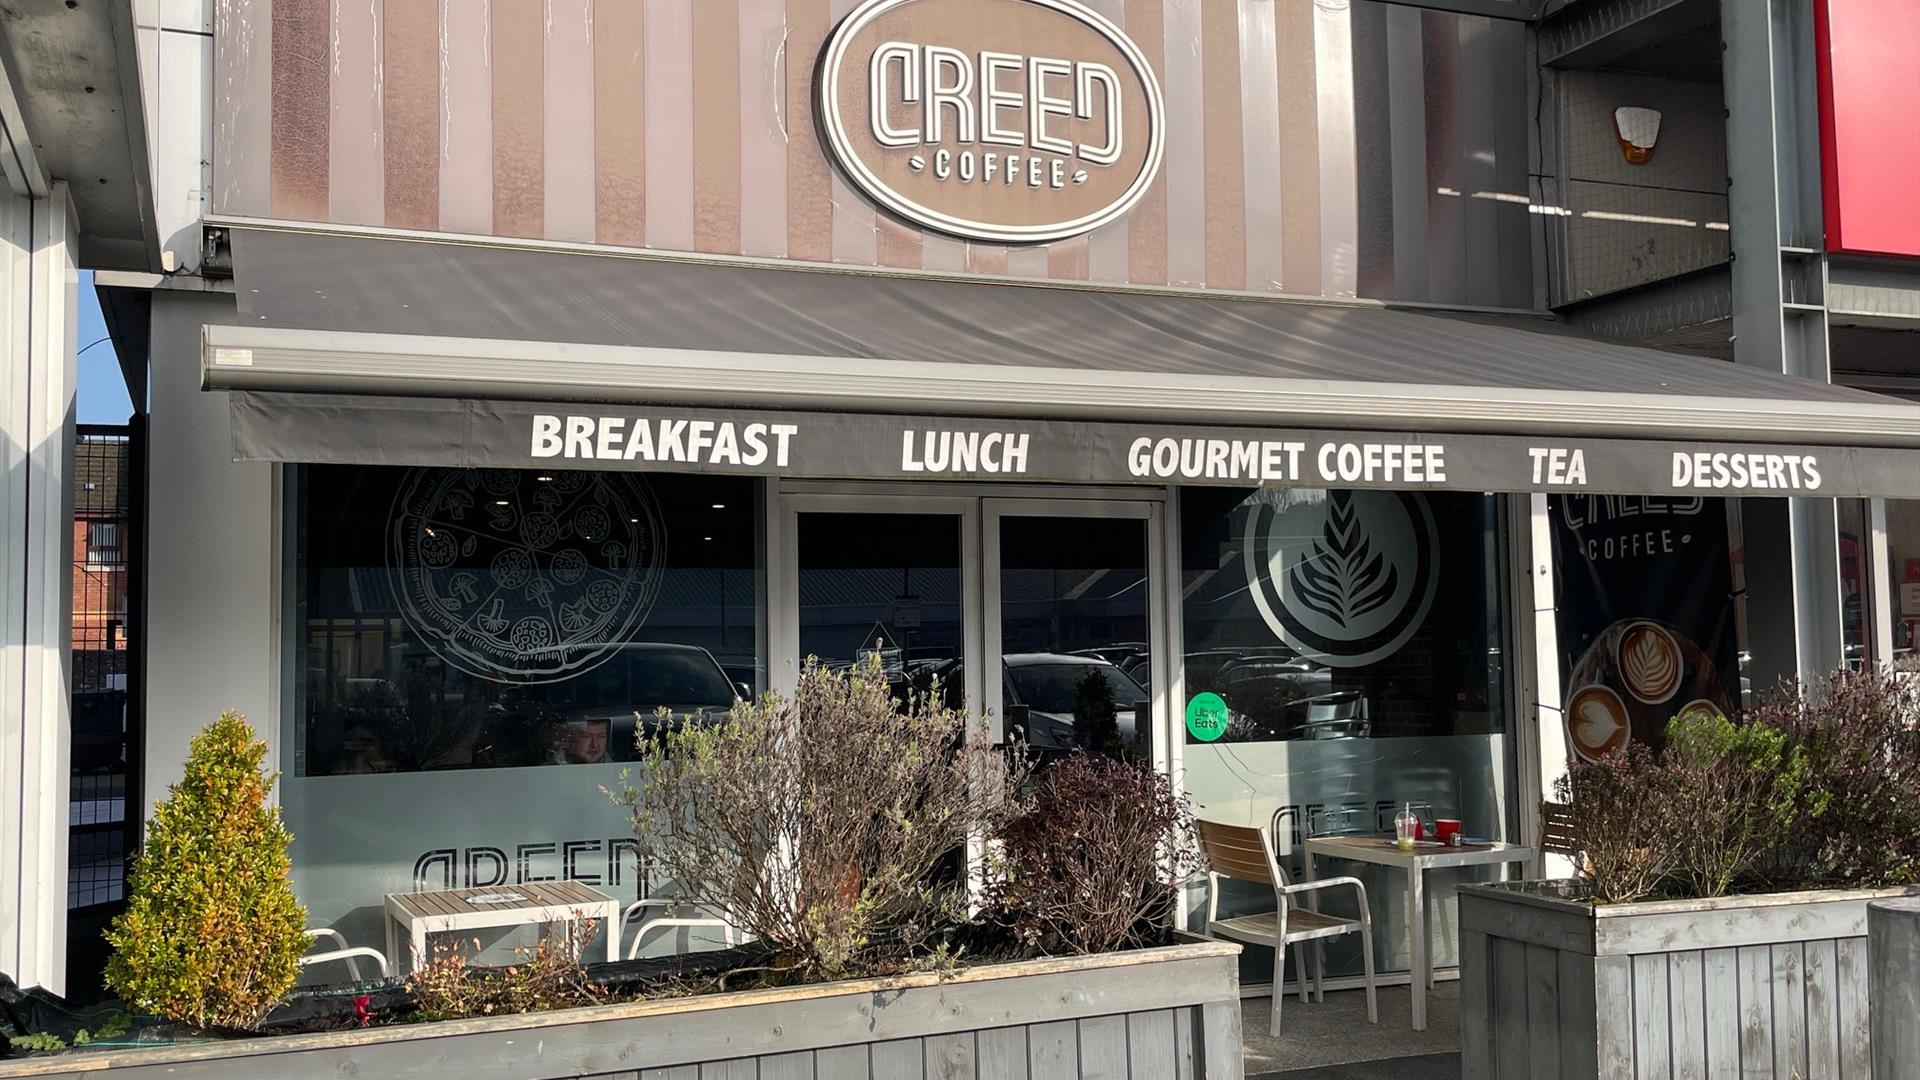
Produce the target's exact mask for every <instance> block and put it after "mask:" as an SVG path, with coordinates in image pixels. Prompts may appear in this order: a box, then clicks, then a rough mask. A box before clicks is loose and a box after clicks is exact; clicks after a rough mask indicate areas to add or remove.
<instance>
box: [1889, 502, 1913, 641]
mask: <svg viewBox="0 0 1920 1080" xmlns="http://www.w3.org/2000/svg"><path fill="white" fill-rule="evenodd" d="M1887 563H1888V565H1887V582H1888V586H1889V594H1890V595H1889V596H1888V597H1887V601H1888V608H1889V610H1890V612H1891V615H1892V618H1893V655H1892V656H1891V657H1890V658H1889V659H1890V660H1891V661H1893V662H1894V663H1903V664H1905V665H1911V664H1913V662H1914V657H1915V655H1916V646H1920V500H1916V499H1888V500H1887Z"/></svg>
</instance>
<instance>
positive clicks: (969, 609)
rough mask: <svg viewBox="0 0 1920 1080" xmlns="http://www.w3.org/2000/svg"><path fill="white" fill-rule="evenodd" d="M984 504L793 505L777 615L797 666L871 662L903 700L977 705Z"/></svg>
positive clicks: (815, 499) (884, 499)
mask: <svg viewBox="0 0 1920 1080" xmlns="http://www.w3.org/2000/svg"><path fill="white" fill-rule="evenodd" d="M977 503H978V500H973V499H953V498H945V497H928V498H918V497H912V496H907V497H892V496H839V495H798V496H790V497H788V498H787V499H786V505H787V514H786V518H785V528H786V529H787V530H788V532H789V536H788V539H787V550H788V552H789V555H788V561H787V567H788V573H787V574H785V575H783V576H784V579H785V590H784V591H785V592H786V603H785V604H784V605H783V606H784V607H785V609H786V610H785V611H784V612H782V613H781V615H782V622H783V624H784V625H785V626H786V627H787V628H788V635H789V636H788V637H787V641H788V642H791V647H790V648H789V649H788V650H787V651H788V661H789V663H791V664H792V666H791V667H790V668H789V669H788V670H787V672H786V675H787V678H786V679H785V680H784V681H783V682H782V683H781V684H780V685H781V686H782V688H783V689H785V688H790V687H791V686H792V678H793V676H794V675H795V674H796V673H797V672H798V670H799V665H800V664H801V663H803V662H804V661H805V659H806V658H807V657H814V658H817V659H818V660H819V661H820V663H821V664H823V665H825V666H827V667H830V668H845V667H850V666H852V665H854V664H858V663H863V662H869V661H875V660H877V661H878V662H879V664H880V668H881V670H882V671H883V672H884V673H885V674H886V676H887V679H888V681H889V683H891V684H892V686H893V688H894V691H895V693H896V694H899V695H902V696H904V695H906V694H908V693H912V692H917V691H924V690H926V689H927V688H929V687H932V686H935V685H938V686H939V687H940V688H941V692H942V695H943V696H945V697H946V698H947V700H948V701H949V702H950V703H951V704H954V705H956V706H957V705H960V704H962V703H964V702H978V701H979V700H980V696H979V692H978V683H977V677H976V675H975V674H974V672H973V671H971V670H969V669H972V668H977V665H974V664H969V663H968V662H967V661H968V659H969V658H970V657H971V656H973V655H975V654H976V653H977V650H978V648H979V645H978V641H979V633H980V619H979V604H978V601H977V595H978V591H979V562H978V558H977V554H970V553H977V551H978V547H979V528H978V524H977V522H978V506H977Z"/></svg>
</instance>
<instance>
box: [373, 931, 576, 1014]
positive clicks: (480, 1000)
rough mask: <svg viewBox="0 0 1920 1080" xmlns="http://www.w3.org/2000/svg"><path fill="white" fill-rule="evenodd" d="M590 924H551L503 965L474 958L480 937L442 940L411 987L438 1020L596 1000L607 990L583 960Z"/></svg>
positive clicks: (417, 1000) (421, 1004) (423, 1007)
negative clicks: (478, 961)
mask: <svg viewBox="0 0 1920 1080" xmlns="http://www.w3.org/2000/svg"><path fill="white" fill-rule="evenodd" d="M590 925H591V924H590V923H588V922H587V921H586V920H584V919H576V920H574V921H573V922H571V923H563V924H557V925H555V926H549V927H547V928H545V929H543V930H542V931H541V933H540V940H539V941H538V942H537V943H535V944H534V945H533V946H532V947H530V948H528V947H523V948H519V949H515V950H514V962H513V963H511V964H507V965H504V966H498V967H489V966H483V965H480V964H478V963H475V962H474V961H475V958H476V957H477V956H478V955H479V951H480V942H479V941H478V940H474V941H472V942H467V941H461V940H454V941H448V942H443V943H441V944H437V945H435V946H433V947H432V949H431V950H430V952H429V955H428V956H426V957H425V958H424V959H423V960H422V961H421V963H420V966H419V967H418V968H417V969H416V970H415V971H414V972H413V974H412V975H410V976H408V977H407V989H408V990H409V991H411V992H412V994H413V997H414V1002H415V1004H416V1005H417V1006H418V1007H419V1009H420V1012H421V1013H422V1015H424V1016H426V1017H427V1018H428V1019H434V1020H449V1019H455V1018H458V1017H465V1016H502V1015H507V1014H510V1013H525V1012H538V1011H541V1010H543V1009H565V1008H570V1007H573V1006H576V1005H593V1004H597V1003H599V1002H601V1001H604V1000H606V999H607V997H608V994H607V991H606V989H605V988H604V987H601V986H598V985H595V983H594V982H593V981H592V980H591V979H589V978H587V969H586V965H585V964H584V963H583V962H582V959H581V958H582V957H583V956H584V955H585V954H586V946H587V940H588V936H589V934H588V930H587V927H588V926H590ZM609 932H611V928H609Z"/></svg>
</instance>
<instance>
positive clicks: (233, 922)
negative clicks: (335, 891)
mask: <svg viewBox="0 0 1920 1080" xmlns="http://www.w3.org/2000/svg"><path fill="white" fill-rule="evenodd" d="M266 754H267V747H266V744H265V743H262V742H260V741H259V740H257V739H255V738H254V735H253V728H252V727H250V726H248V724H247V721H246V719H245V718H244V717H242V716H241V715H240V714H239V713H236V712H226V713H223V714H221V716H220V719H218V720H216V721H214V722H213V723H212V724H209V725H208V726H207V727H206V728H205V729H203V730H202V731H201V732H200V733H199V734H198V735H195V736H194V737H193V743H192V746H191V748H190V750H189V752H188V755H187V765H186V773H185V775H184V776H182V777H181V779H180V782H179V783H177V784H175V785H173V787H172V788H170V789H169V790H168V794H167V798H166V799H165V800H164V801H163V802H161V803H159V804H158V805H156V806H155V807H154V810H153V817H152V819H151V820H149V821H148V823H147V834H146V844H145V846H144V848H143V849H142V851H141V853H140V856H139V858H138V859H137V860H136V861H135V862H134V865H133V869H132V871H131V873H129V875H128V878H127V910H126V911H125V912H123V913H121V914H120V915H119V916H118V917H117V918H115V919H114V921H113V925H112V927H111V928H109V929H108V931H107V934H106V938H107V942H108V943H109V944H110V945H112V946H113V950H114V952H113V956H112V958H111V959H109V960H108V962H107V985H109V986H111V987H112V988H113V989H114V990H115V991H116V992H118V993H119V995H120V997H121V999H122V1000H124V1001H125V1002H126V1003H127V1004H128V1005H129V1006H130V1007H132V1008H134V1009H137V1010H140V1011H143V1012H149V1013H153V1014H155V1015H157V1016H161V1017H165V1018H167V1019H169V1020H175V1021H178V1022H180V1023H184V1024H188V1025H191V1026H193V1027H196V1028H213V1027H225V1028H253V1027H256V1026H258V1024H259V1023H260V1021H261V1019H262V1018H263V1017H265V1016H266V1014H267V1011H268V1010H270V1009H272V1008H273V1007H274V1006H275V1005H276V1004H278V1003H280V1002H281V1001H282V1000H284V999H285V997H286V994H287V991H288V990H290V989H292V987H293V983H294V979H295V978H296V976H297V975H298V973H299V960H300V957H301V955H302V954H303V953H305V951H306V948H307V939H306V935H305V930H306V919H307V913H306V911H305V909H303V908H302V907H301V906H300V904H299V903H298V902H297V901H296V900H295V899H294V896H293V887H292V886H291V884H289V882H288V871H289V861H288V858H287V845H288V844H289V843H290V842H291V840H292V837H291V836H290V835H289V834H288V833H287V829H286V826H285V825H284V824H283V823H282V822H281V820H280V810H279V808H278V807H276V806H273V805H271V804H270V803H269V801H268V795H269V793H270V792H271V791H272V789H273V783H274V780H275V777H274V776H272V775H268V774H267V773H265V772H263V771H262V769H261V767H260V765H261V762H262V761H263V760H264V759H265V757H266Z"/></svg>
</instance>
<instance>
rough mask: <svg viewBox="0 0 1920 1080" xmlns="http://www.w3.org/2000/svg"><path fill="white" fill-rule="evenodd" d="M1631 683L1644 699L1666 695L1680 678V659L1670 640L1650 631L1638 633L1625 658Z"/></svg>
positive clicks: (1628, 678) (1627, 675)
mask: <svg viewBox="0 0 1920 1080" xmlns="http://www.w3.org/2000/svg"><path fill="white" fill-rule="evenodd" d="M1621 666H1622V667H1624V668H1625V669H1626V670H1625V674H1626V677H1627V682H1628V684H1629V685H1631V686H1632V687H1633V689H1634V691H1635V693H1636V694H1638V695H1639V696H1640V697H1642V698H1650V697H1664V696H1665V695H1667V694H1671V693H1672V692H1673V684H1675V683H1676V682H1678V681H1679V666H1680V658H1679V657H1677V656H1675V655H1674V653H1673V650H1672V649H1671V648H1669V647H1668V646H1667V644H1666V642H1664V641H1661V640H1660V639H1659V638H1658V637H1657V636H1655V635H1654V634H1652V633H1648V632H1645V631H1643V632H1641V633H1639V634H1637V635H1635V637H1634V640H1633V642H1632V643H1631V644H1629V645H1628V646H1627V650H1626V655H1625V656H1623V657H1621Z"/></svg>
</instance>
